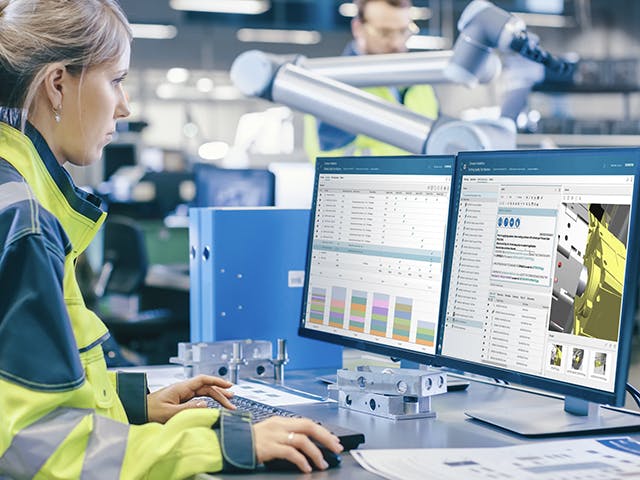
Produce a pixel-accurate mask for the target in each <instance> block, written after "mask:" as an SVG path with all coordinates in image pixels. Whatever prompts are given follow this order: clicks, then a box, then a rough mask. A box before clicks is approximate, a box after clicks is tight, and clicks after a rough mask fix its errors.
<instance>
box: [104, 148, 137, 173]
mask: <svg viewBox="0 0 640 480" xmlns="http://www.w3.org/2000/svg"><path fill="white" fill-rule="evenodd" d="M136 163H137V162H136V145H135V144H134V143H112V144H110V145H107V146H105V147H104V153H103V172H102V178H103V179H104V180H109V178H111V175H113V174H114V173H115V172H116V171H117V170H118V169H119V168H120V167H133V166H134V165H136Z"/></svg>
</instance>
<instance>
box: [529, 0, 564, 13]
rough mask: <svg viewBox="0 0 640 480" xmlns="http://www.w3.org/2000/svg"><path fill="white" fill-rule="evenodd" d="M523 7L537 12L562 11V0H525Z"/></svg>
mask: <svg viewBox="0 0 640 480" xmlns="http://www.w3.org/2000/svg"><path fill="white" fill-rule="evenodd" d="M524 4H525V8H526V9H527V10H529V11H532V12H537V13H562V12H563V11H564V0H525V2H524Z"/></svg>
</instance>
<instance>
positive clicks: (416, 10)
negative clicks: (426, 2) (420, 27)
mask: <svg viewBox="0 0 640 480" xmlns="http://www.w3.org/2000/svg"><path fill="white" fill-rule="evenodd" d="M432 16H433V13H431V9H430V8H428V7H411V19H412V20H429V19H430V18H431V17H432Z"/></svg>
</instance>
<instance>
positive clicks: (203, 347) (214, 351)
mask: <svg viewBox="0 0 640 480" xmlns="http://www.w3.org/2000/svg"><path fill="white" fill-rule="evenodd" d="M234 348H235V350H236V355H235V360H234ZM272 351H273V347H272V345H271V342H269V341H266V340H228V341H220V342H208V343H205V342H202V343H189V342H181V343H178V355H177V356H176V357H171V358H170V359H169V361H170V362H171V363H175V364H179V365H182V366H183V367H184V374H185V377H187V378H190V377H194V376H196V375H200V374H204V375H215V376H217V377H222V378H224V379H227V380H230V379H231V378H232V377H233V376H234V374H233V373H232V370H233V369H234V368H235V369H236V372H237V378H250V377H265V378H273V377H274V374H275V370H274V365H273V364H272V363H271V360H272V358H271V357H272ZM236 380H237V379H236Z"/></svg>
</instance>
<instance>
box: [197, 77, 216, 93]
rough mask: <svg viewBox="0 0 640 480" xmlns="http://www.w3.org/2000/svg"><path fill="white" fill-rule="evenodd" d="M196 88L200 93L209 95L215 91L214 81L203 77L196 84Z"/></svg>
mask: <svg viewBox="0 0 640 480" xmlns="http://www.w3.org/2000/svg"><path fill="white" fill-rule="evenodd" d="M196 88H197V89H198V91H199V92H202V93H209V92H210V91H212V90H213V80H211V79H210V78H208V77H202V78H200V79H198V81H197V82H196Z"/></svg>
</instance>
